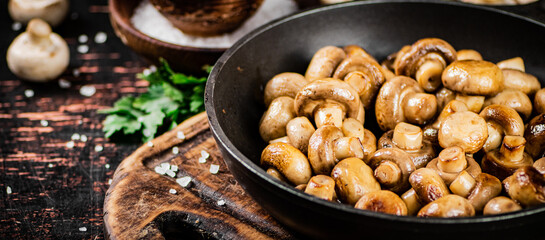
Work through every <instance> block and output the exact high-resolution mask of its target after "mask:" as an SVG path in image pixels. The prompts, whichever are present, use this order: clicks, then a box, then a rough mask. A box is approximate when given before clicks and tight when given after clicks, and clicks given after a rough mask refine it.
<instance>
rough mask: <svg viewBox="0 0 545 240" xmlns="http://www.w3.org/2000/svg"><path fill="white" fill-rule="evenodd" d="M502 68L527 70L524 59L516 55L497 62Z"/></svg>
mask: <svg viewBox="0 0 545 240" xmlns="http://www.w3.org/2000/svg"><path fill="white" fill-rule="evenodd" d="M496 65H498V67H499V68H500V69H513V70H519V71H521V72H525V71H526V69H525V67H524V60H523V59H522V58H521V57H514V58H509V59H505V60H503V61H499V62H498V63H496Z"/></svg>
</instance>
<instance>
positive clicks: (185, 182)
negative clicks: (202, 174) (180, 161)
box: [176, 176, 191, 187]
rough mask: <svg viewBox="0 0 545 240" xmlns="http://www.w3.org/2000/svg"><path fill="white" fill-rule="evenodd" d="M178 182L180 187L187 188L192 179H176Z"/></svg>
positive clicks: (187, 177)
mask: <svg viewBox="0 0 545 240" xmlns="http://www.w3.org/2000/svg"><path fill="white" fill-rule="evenodd" d="M176 182H177V183H178V184H180V186H182V187H187V186H189V184H190V183H191V177H189V176H186V177H181V178H178V179H176Z"/></svg>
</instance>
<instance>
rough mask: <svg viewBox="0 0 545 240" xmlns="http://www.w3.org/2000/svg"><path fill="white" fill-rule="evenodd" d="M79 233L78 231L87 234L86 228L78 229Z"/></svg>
mask: <svg viewBox="0 0 545 240" xmlns="http://www.w3.org/2000/svg"><path fill="white" fill-rule="evenodd" d="M79 231H80V232H87V228H86V227H80V228H79Z"/></svg>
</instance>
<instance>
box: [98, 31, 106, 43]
mask: <svg viewBox="0 0 545 240" xmlns="http://www.w3.org/2000/svg"><path fill="white" fill-rule="evenodd" d="M106 40H108V35H107V34H106V33H105V32H97V34H96V35H95V42H96V43H99V44H100V43H105V42H106Z"/></svg>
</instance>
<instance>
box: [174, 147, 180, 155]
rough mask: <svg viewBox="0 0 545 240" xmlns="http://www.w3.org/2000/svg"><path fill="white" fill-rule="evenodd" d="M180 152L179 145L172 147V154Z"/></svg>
mask: <svg viewBox="0 0 545 240" xmlns="http://www.w3.org/2000/svg"><path fill="white" fill-rule="evenodd" d="M178 153H180V149H179V148H178V147H172V154H178Z"/></svg>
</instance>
